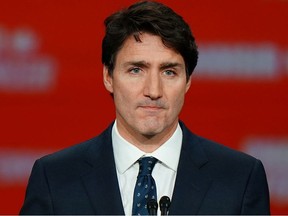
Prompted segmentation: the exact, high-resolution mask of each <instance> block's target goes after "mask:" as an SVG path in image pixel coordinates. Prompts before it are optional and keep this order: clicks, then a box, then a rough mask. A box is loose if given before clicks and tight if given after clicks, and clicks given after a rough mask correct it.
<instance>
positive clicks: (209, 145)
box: [20, 1, 270, 215]
mask: <svg viewBox="0 0 288 216" xmlns="http://www.w3.org/2000/svg"><path fill="white" fill-rule="evenodd" d="M105 25H106V35H105V37H104V39H103V43H102V62H103V64H104V68H103V80H104V85H105V87H106V89H107V90H108V92H110V94H111V95H112V96H113V100H114V103H115V109H116V120H115V122H114V123H113V124H112V125H110V126H109V127H108V129H106V130H105V131H104V132H103V133H102V134H100V135H99V136H97V137H95V138H93V139H91V140H89V141H86V142H84V143H82V144H79V145H76V146H73V147H70V148H68V149H65V150H62V151H60V152H57V153H54V154H51V155H49V156H45V157H43V158H41V159H39V160H37V161H36V163H35V165H34V167H33V170H32V174H31V177H30V180H29V184H28V187H27V193H26V198H25V202H24V205H23V207H22V209H21V212H20V213H21V214H91V215H93V214H97V215H124V214H125V215H131V214H140V215H141V214H144V215H145V214H148V212H149V211H151V209H149V207H151V206H150V204H149V203H150V201H151V202H152V201H153V202H154V204H155V203H156V204H155V205H156V206H157V203H159V200H160V199H161V197H163V196H165V197H169V198H170V199H171V205H170V203H168V204H167V208H166V212H169V214H170V215H194V214H219V215H222V214H270V210H269V195H268V187H267V181H266V176H265V172H264V168H263V166H262V163H261V162H260V161H259V160H257V159H255V158H253V157H251V156H248V155H246V154H244V153H240V152H236V151H234V150H231V149H229V148H227V147H224V146H222V145H219V144H216V143H214V142H211V141H208V140H206V139H204V138H201V137H198V136H197V135H195V134H193V133H192V132H190V131H189V130H188V129H187V128H186V126H185V125H184V123H182V122H181V121H179V119H178V115H179V113H180V111H181V109H182V106H183V104H184V97H185V94H186V92H187V91H188V90H189V88H190V84H191V74H192V72H193V70H194V68H195V66H196V64H197V57H198V51H197V46H196V44H195V40H194V37H193V35H192V33H191V31H190V28H189V26H188V25H187V24H186V22H185V21H184V20H183V19H182V18H181V17H180V16H179V15H177V14H176V13H175V12H174V11H172V10H171V9H170V8H168V7H166V6H165V5H163V4H160V3H156V2H146V1H145V2H140V3H136V4H134V5H132V6H130V7H129V8H128V9H124V10H122V11H119V12H117V13H115V14H112V15H111V16H110V17H108V18H107V19H106V20H105ZM147 158H148V162H147V164H148V165H149V163H151V164H152V163H153V165H151V164H150V165H151V166H150V167H148V168H147V167H145V166H146V165H143V161H144V160H146V159H147ZM152 159H153V162H152ZM139 166H140V170H139ZM143 169H145V170H146V169H147V170H148V169H149V170H150V173H148V174H145V175H144V174H143V173H142V172H143ZM152 170H153V171H152ZM151 172H152V174H151ZM138 173H139V175H138ZM143 176H144V177H143ZM145 181H146V182H145ZM143 182H145V183H143ZM143 184H145V186H146V189H145V186H144V185H143ZM142 186H143V187H144V188H142ZM140 188H141V190H142V191H141V190H139V189H140ZM147 188H148V189H147ZM143 193H144V194H143ZM142 196H143V197H142ZM144 197H145V198H144ZM145 199H146V200H145ZM155 201H156V202H155ZM143 202H144V204H143ZM148 202H149V203H148ZM160 205H161V208H163V203H162V204H160ZM147 208H148V209H147ZM152 209H153V207H152ZM154 210H155V209H154ZM155 211H156V210H155ZM155 211H154V213H153V214H155ZM162 213H163V212H162ZM159 214H160V211H159V210H158V215H159Z"/></svg>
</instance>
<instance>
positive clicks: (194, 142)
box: [169, 123, 212, 215]
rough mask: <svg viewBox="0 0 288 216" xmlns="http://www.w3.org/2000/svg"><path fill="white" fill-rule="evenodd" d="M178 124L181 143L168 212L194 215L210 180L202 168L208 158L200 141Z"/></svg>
mask: <svg viewBox="0 0 288 216" xmlns="http://www.w3.org/2000/svg"><path fill="white" fill-rule="evenodd" d="M180 125H181V128H182V131H183V143H182V149H181V155H180V160H179V165H178V170H177V177H176V182H175V187H174V192H173V197H172V202H171V207H170V213H169V214H170V215H195V214H197V212H198V210H199V208H200V206H201V203H202V200H203V199H204V197H205V194H206V192H207V191H208V189H209V187H210V185H211V182H212V181H211V179H210V178H209V176H208V175H207V174H206V173H205V171H204V168H203V167H204V166H205V164H206V163H207V162H208V159H207V156H206V154H205V152H204V151H203V149H202V146H201V143H199V141H198V138H197V137H196V136H195V135H193V134H192V133H191V132H189V131H188V129H187V128H186V127H185V126H184V125H183V124H182V123H181V124H180Z"/></svg>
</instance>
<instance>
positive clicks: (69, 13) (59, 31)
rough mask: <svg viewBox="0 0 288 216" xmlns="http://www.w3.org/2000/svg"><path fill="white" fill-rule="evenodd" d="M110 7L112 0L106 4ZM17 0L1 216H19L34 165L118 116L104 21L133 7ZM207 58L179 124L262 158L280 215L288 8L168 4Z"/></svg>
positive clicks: (3, 43)
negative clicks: (108, 76) (105, 68)
mask: <svg viewBox="0 0 288 216" xmlns="http://www.w3.org/2000/svg"><path fill="white" fill-rule="evenodd" d="M104 2H105V3H104ZM104 2H103V1H96V0H85V1H79V0H61V1H58V0H19V1H17V0H11V1H3V2H1V13H0V122H1V124H0V125H1V128H0V145H1V146H0V194H1V196H0V214H17V213H18V211H19V209H20V207H21V204H22V202H23V199H24V194H25V187H26V184H27V181H28V177H29V174H30V171H31V166H32V164H33V161H34V160H35V159H36V158H38V157H40V156H42V155H44V154H47V153H51V152H54V151H56V150H59V149H62V148H64V147H68V146H70V145H74V144H76V143H79V142H81V141H84V140H87V139H89V138H91V137H93V136H95V135H96V134H98V133H99V132H101V131H102V130H103V129H104V128H106V126H107V125H108V124H109V123H110V122H112V121H113V119H114V107H113V102H112V99H111V98H110V96H109V94H108V93H107V92H106V90H105V89H104V86H103V84H102V65H101V40H102V37H103V34H104V33H103V32H104V27H103V20H104V18H105V17H106V16H107V15H109V14H110V13H112V12H113V11H115V10H118V9H121V8H122V7H124V6H127V5H129V4H130V3H132V2H133V1H131V0H125V1H124V0H123V1H113V0H107V1H104ZM162 2H163V3H166V4H168V5H169V6H172V7H173V8H174V9H175V10H176V11H177V12H179V13H180V14H182V15H183V17H184V19H186V20H187V22H188V23H189V24H190V25H191V27H192V30H193V32H194V34H195V36H196V39H197V41H198V43H199V50H200V60H199V61H200V62H199V66H198V67H197V68H196V71H195V74H194V75H193V76H194V80H193V84H192V88H191V89H190V92H189V93H188V95H187V98H186V104H185V107H184V110H183V112H182V113H181V119H183V120H184V122H185V123H186V124H187V125H188V126H189V127H190V128H191V129H192V130H193V131H194V132H195V133H198V134H199V135H201V136H205V137H207V138H209V139H212V140H215V141H217V142H220V143H223V144H224V145H227V146H230V147H231V148H234V149H239V150H241V151H244V152H247V153H249V154H252V155H254V156H255V157H257V158H260V159H261V160H262V161H263V163H264V166H265V168H266V171H267V176H268V181H269V188H270V192H271V208H272V213H273V214H284V213H286V214H287V213H288V185H287V182H288V168H287V167H288V124H287V122H288V114H287V109H288V96H287V93H288V85H287V84H288V40H287V38H288V37H287V36H288V34H287V20H288V2H287V1H285V0H252V1H251V0H234V1H230V0H202V1H196V0H181V1H173V0H170V1H168V0H166V1H164V0H163V1H162Z"/></svg>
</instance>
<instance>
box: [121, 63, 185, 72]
mask: <svg viewBox="0 0 288 216" xmlns="http://www.w3.org/2000/svg"><path fill="white" fill-rule="evenodd" d="M131 65H133V66H136V67H143V68H148V67H150V65H151V64H150V63H148V62H146V61H128V62H125V63H124V64H123V66H124V67H128V66H131ZM175 67H180V68H184V65H183V64H181V63H179V62H163V63H161V64H160V69H162V70H163V69H166V68H175Z"/></svg>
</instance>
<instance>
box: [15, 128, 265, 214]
mask: <svg viewBox="0 0 288 216" xmlns="http://www.w3.org/2000/svg"><path fill="white" fill-rule="evenodd" d="M180 125H181V128H182V130H183V145H182V149H181V156H180V161H179V166H178V171H177V177H176V183H175V188H174V192H173V197H172V203H171V207H170V212H169V214H170V215H177V214H178V215H195V214H218V215H220V214H221V215H223V214H270V210H269V194H268V187H267V180H266V175H265V171H264V168H263V166H262V163H261V162H260V161H259V160H257V159H255V158H253V157H251V156H248V155H246V154H244V153H240V152H237V151H234V150H231V149H229V148H227V147H224V146H222V145H219V144H216V143H214V142H211V141H208V140H206V139H203V138H201V137H198V136H196V135H194V134H192V133H191V132H189V130H188V129H187V128H186V127H185V126H184V124H183V123H180ZM111 128H112V126H110V127H109V128H108V129H107V130H105V131H104V132H103V133H102V134H100V135H99V136H98V137H96V138H93V139H91V140H89V141H86V142H84V143H82V144H79V145H76V146H73V147H70V148H68V149H65V150H62V151H60V152H57V153H54V154H51V155H48V156H45V157H43V158H41V159H39V160H37V161H36V162H35V164H34V167H33V169H32V173H31V176H30V179H29V184H28V187H27V192H26V197H25V201H24V205H23V207H22V209H21V211H20V214H63V215H64V214H90V215H95V214H97V215H123V214H124V210H123V206H122V201H121V195H120V190H119V186H118V180H117V174H116V167H115V161H114V157H113V149H112V141H111ZM131 187H134V185H131Z"/></svg>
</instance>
